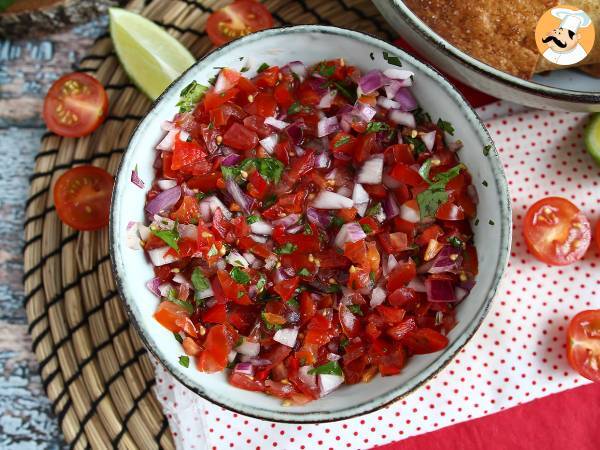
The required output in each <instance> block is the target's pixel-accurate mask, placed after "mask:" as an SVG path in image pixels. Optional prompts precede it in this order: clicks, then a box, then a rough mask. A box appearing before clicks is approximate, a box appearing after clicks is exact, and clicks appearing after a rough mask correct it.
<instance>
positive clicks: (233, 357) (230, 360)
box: [227, 350, 237, 363]
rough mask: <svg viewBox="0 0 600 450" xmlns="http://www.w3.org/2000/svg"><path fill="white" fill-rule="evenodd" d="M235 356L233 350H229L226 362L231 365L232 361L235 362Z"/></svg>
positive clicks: (235, 353)
mask: <svg viewBox="0 0 600 450" xmlns="http://www.w3.org/2000/svg"><path fill="white" fill-rule="evenodd" d="M236 356H237V352H236V351H235V350H231V351H230V352H229V353H228V354H227V361H228V362H230V363H232V362H233V361H235V357H236Z"/></svg>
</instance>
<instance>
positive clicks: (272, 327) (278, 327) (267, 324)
mask: <svg viewBox="0 0 600 450" xmlns="http://www.w3.org/2000/svg"><path fill="white" fill-rule="evenodd" d="M260 317H261V319H262V321H263V323H264V324H265V328H266V329H267V330H274V331H277V330H281V329H282V328H283V327H282V326H281V325H279V324H277V323H271V322H269V321H268V320H267V318H266V317H265V312H264V311H263V312H261V313H260Z"/></svg>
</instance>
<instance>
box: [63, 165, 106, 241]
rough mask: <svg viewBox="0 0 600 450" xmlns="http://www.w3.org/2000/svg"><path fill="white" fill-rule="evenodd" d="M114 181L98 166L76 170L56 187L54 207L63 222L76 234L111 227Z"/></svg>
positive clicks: (66, 174)
mask: <svg viewBox="0 0 600 450" xmlns="http://www.w3.org/2000/svg"><path fill="white" fill-rule="evenodd" d="M113 184H114V179H113V177H112V176H111V175H110V174H109V173H108V172H107V171H106V170H104V169H101V168H99V167H95V166H79V167H74V168H73V169H70V170H68V171H66V172H65V173H63V174H62V175H61V176H60V178H59V179H58V180H57V181H56V184H55V185H54V204H55V205H56V213H57V214H58V217H59V218H60V220H62V221H63V222H64V223H66V224H67V225H69V226H70V227H73V228H75V229H76V230H98V229H100V228H103V227H105V226H106V225H108V213H109V210H110V199H111V196H112V189H113Z"/></svg>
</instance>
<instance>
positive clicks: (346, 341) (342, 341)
mask: <svg viewBox="0 0 600 450" xmlns="http://www.w3.org/2000/svg"><path fill="white" fill-rule="evenodd" d="M349 343H350V340H349V339H348V338H347V337H346V336H342V337H341V338H340V347H341V348H346V346H347V345H348V344H349Z"/></svg>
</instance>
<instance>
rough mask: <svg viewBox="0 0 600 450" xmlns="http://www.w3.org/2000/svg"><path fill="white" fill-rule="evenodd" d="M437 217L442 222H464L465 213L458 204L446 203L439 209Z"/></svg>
mask: <svg viewBox="0 0 600 450" xmlns="http://www.w3.org/2000/svg"><path fill="white" fill-rule="evenodd" d="M435 217H437V218H438V219H440V220H464V218H465V213H464V211H463V210H462V208H460V207H458V206H457V205H456V204H454V203H452V202H446V203H444V204H443V205H441V206H440V207H439V208H438V210H437V212H436V213H435Z"/></svg>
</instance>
